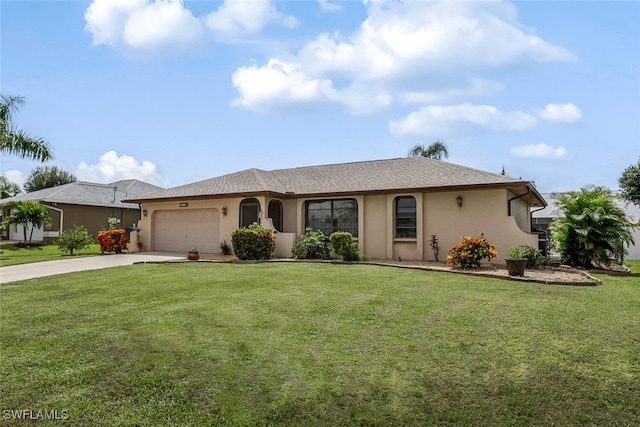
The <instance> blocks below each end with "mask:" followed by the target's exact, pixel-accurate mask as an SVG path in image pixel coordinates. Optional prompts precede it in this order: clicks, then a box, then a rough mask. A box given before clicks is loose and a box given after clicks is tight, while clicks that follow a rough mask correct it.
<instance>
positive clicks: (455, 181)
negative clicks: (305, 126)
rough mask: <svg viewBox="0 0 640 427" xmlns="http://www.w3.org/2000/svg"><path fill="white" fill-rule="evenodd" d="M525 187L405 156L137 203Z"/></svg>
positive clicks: (252, 176)
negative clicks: (204, 198)
mask: <svg viewBox="0 0 640 427" xmlns="http://www.w3.org/2000/svg"><path fill="white" fill-rule="evenodd" d="M525 185H529V186H531V184H530V183H528V182H527V181H522V180H520V179H517V178H512V177H508V176H504V175H500V174H494V173H489V172H484V171H481V170H478V169H473V168H469V167H466V166H460V165H456V164H453V163H448V162H443V161H441V160H434V159H429V158H426V157H404V158H398V159H389V160H373V161H364V162H355V163H343V164H334V165H322V166H307V167H299V168H292V169H279V170H274V171H264V170H260V169H248V170H245V171H241V172H236V173H232V174H229V175H223V176H220V177H217V178H211V179H207V180H204V181H199V182H194V183H191V184H187V185H182V186H179V187H174V188H170V189H168V190H165V191H161V192H157V193H152V194H147V195H145V196H144V198H143V199H135V201H137V202H141V201H143V200H145V201H149V200H158V199H178V198H194V197H205V196H210V197H211V196H213V197H215V196H218V197H220V196H231V195H245V194H264V193H271V194H274V195H282V196H285V197H300V196H314V195H328V194H340V193H349V194H358V193H371V192H385V191H399V190H400V191H404V190H422V189H424V190H428V189H430V190H438V189H441V190H444V189H447V188H460V189H462V188H464V187H505V188H514V189H517V188H524V186H525ZM536 194H537V192H536ZM539 199H540V201H543V200H542V199H541V198H539Z"/></svg>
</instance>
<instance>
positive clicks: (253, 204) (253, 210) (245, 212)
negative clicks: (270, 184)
mask: <svg viewBox="0 0 640 427" xmlns="http://www.w3.org/2000/svg"><path fill="white" fill-rule="evenodd" d="M259 218H260V202H259V201H258V199H244V200H243V201H242V202H240V227H247V226H249V225H251V224H253V223H254V222H260V221H259Z"/></svg>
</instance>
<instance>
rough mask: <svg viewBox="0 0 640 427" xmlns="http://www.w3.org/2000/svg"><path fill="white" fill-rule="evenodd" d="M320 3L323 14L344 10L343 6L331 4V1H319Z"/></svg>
mask: <svg viewBox="0 0 640 427" xmlns="http://www.w3.org/2000/svg"><path fill="white" fill-rule="evenodd" d="M318 3H320V10H322V11H323V12H333V11H336V10H340V9H342V6H340V5H339V4H336V3H333V2H329V0H318Z"/></svg>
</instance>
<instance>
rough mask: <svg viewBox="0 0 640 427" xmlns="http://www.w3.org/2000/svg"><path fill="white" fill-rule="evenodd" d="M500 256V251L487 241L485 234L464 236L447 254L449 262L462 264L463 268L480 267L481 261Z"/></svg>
mask: <svg viewBox="0 0 640 427" xmlns="http://www.w3.org/2000/svg"><path fill="white" fill-rule="evenodd" d="M497 256H498V252H497V251H496V248H495V246H494V245H493V244H491V243H489V242H488V241H487V238H486V237H484V234H481V235H480V237H474V236H464V237H462V242H460V243H458V244H456V245H454V246H452V247H451V249H450V250H449V254H448V255H447V264H452V265H454V266H455V265H457V264H460V266H461V267H462V268H478V267H480V261H481V260H483V259H485V258H486V260H487V261H491V258H495V257H497Z"/></svg>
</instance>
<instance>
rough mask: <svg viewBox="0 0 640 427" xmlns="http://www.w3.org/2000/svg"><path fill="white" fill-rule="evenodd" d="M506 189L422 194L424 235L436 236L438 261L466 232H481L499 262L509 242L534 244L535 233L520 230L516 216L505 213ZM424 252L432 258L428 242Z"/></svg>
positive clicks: (475, 233)
mask: <svg viewBox="0 0 640 427" xmlns="http://www.w3.org/2000/svg"><path fill="white" fill-rule="evenodd" d="M506 193H507V192H506V190H483V191H466V192H444V193H431V194H426V195H425V198H424V203H425V205H424V207H425V218H424V221H425V238H427V239H428V238H430V236H431V235H432V234H435V235H436V236H437V238H438V243H439V247H440V257H439V258H440V260H441V261H442V260H444V259H445V258H446V255H447V252H448V251H449V248H450V247H451V246H453V245H454V244H456V243H458V242H459V241H460V238H461V237H462V236H466V235H473V236H479V235H480V234H481V233H484V235H485V237H486V238H487V240H489V242H491V243H493V244H494V245H495V246H496V249H497V251H498V254H499V256H498V259H496V260H494V261H493V262H499V263H502V262H503V259H504V258H505V257H506V256H507V248H508V247H510V246H518V245H530V246H533V247H537V245H538V240H537V235H535V234H530V233H527V232H525V231H523V230H521V229H520V227H519V226H518V225H517V223H516V220H515V217H513V216H507V200H508V198H507V197H505V196H506ZM458 195H460V196H462V207H460V208H458V206H457V203H456V197H457V196H458ZM425 255H426V256H425V258H426V259H429V260H432V259H433V253H432V250H431V248H430V247H429V246H427V248H426V250H425Z"/></svg>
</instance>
